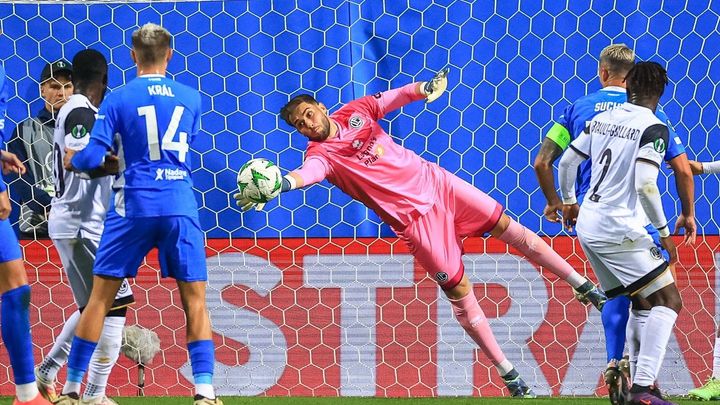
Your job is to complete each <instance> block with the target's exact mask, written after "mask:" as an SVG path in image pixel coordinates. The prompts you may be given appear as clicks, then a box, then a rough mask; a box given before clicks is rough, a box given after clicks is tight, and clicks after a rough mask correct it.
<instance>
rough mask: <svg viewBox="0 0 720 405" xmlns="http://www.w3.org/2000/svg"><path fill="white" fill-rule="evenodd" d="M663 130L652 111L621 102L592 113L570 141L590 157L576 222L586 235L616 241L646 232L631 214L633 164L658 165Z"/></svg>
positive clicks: (635, 199) (633, 207) (665, 137)
mask: <svg viewBox="0 0 720 405" xmlns="http://www.w3.org/2000/svg"><path fill="white" fill-rule="evenodd" d="M667 142H668V129H667V126H666V124H665V123H663V122H661V121H660V120H659V119H658V118H657V117H656V116H655V114H654V113H653V111H652V110H650V109H649V108H646V107H641V106H638V105H635V104H631V103H624V104H622V105H621V106H619V107H616V108H614V109H612V110H609V111H606V112H603V113H601V114H598V115H597V116H595V118H593V119H592V121H590V123H589V124H588V126H587V127H586V129H585V131H584V132H583V133H582V134H581V135H580V136H579V137H578V138H577V139H575V140H574V141H573V142H572V143H571V144H570V148H572V149H573V150H574V151H575V152H577V153H579V154H581V155H583V156H584V157H586V158H590V159H591V161H592V168H591V176H590V189H589V190H588V193H587V195H586V196H585V201H584V202H583V205H582V208H581V209H580V215H579V217H578V221H577V232H578V234H580V235H582V236H583V237H584V238H586V239H594V240H602V241H608V242H613V241H616V242H617V243H621V242H622V240H623V239H624V238H629V239H631V240H635V239H637V238H638V237H640V236H642V235H646V234H647V231H646V230H645V228H644V225H645V223H643V222H644V221H643V219H642V217H643V216H641V215H640V216H639V215H637V213H636V211H635V210H636V207H637V209H638V210H642V207H638V206H637V205H638V196H637V192H636V191H635V164H636V163H637V164H650V165H655V166H657V167H658V168H659V167H660V164H661V163H662V161H663V156H664V154H665V150H666V149H667Z"/></svg>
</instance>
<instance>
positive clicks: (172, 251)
mask: <svg viewBox="0 0 720 405" xmlns="http://www.w3.org/2000/svg"><path fill="white" fill-rule="evenodd" d="M170 41H171V36H170V33H169V32H168V31H167V30H165V29H164V28H162V27H161V26H159V25H156V24H152V23H148V24H145V25H143V26H142V27H141V28H140V29H138V30H137V31H135V32H134V33H133V35H132V45H133V47H132V52H131V56H132V59H133V61H135V63H136V64H137V70H138V71H137V74H138V77H137V78H136V79H134V80H132V81H130V82H129V83H128V84H126V85H125V86H124V87H122V88H121V89H119V90H117V91H115V92H113V93H112V94H110V95H109V96H108V97H107V98H106V99H105V101H104V102H103V103H102V105H101V106H100V111H99V112H98V115H97V121H96V122H95V125H94V126H93V130H92V133H91V135H90V141H89V143H88V145H87V146H86V147H85V149H83V150H82V151H80V152H78V153H77V154H73V151H72V150H69V149H68V150H67V153H66V155H65V168H66V169H68V170H80V171H86V172H87V171H92V170H95V169H97V168H98V167H103V165H105V164H107V163H108V159H111V158H106V153H107V152H108V151H112V152H114V153H116V154H117V155H118V156H119V157H120V162H119V171H120V177H119V178H118V179H117V180H116V181H115V183H114V185H113V188H114V195H113V200H112V202H111V206H110V210H109V211H108V214H107V219H106V220H105V230H104V232H103V234H102V238H101V240H100V247H99V248H98V251H97V256H96V259H95V267H94V270H93V272H94V274H95V277H94V280H93V288H92V293H91V295H90V300H89V301H88V304H87V306H86V307H85V310H84V311H83V313H82V316H81V317H80V323H79V324H78V326H77V329H76V333H75V338H74V339H73V343H72V348H71V349H70V357H69V359H68V381H73V382H80V381H82V377H83V374H85V372H86V371H87V368H88V362H89V360H90V356H91V355H92V353H93V351H94V350H95V347H96V346H97V344H98V338H99V337H100V333H101V330H102V319H103V318H104V317H105V314H107V312H108V311H109V310H110V309H111V307H112V304H113V301H114V298H115V295H116V294H117V292H118V290H119V289H120V287H121V285H122V282H123V279H124V278H126V277H135V275H136V274H137V270H138V267H139V266H140V264H141V263H142V260H143V259H144V258H145V256H146V255H147V253H148V252H149V251H150V250H151V249H152V248H154V247H157V248H158V251H159V252H158V253H159V259H160V267H161V270H162V275H163V276H164V277H168V276H169V277H173V278H175V279H176V280H177V285H178V289H179V290H180V297H181V299H182V304H183V309H184V310H185V316H186V321H187V347H188V351H189V353H190V363H191V365H192V372H193V378H194V383H195V398H194V400H195V405H221V404H222V401H221V400H220V399H219V398H216V397H215V390H214V388H213V385H212V377H213V372H214V366H215V347H214V344H213V341H212V328H211V327H210V317H209V315H208V311H207V306H206V303H205V285H206V281H207V267H206V260H205V240H204V235H203V232H202V229H201V228H200V223H199V220H198V209H197V203H196V202H195V195H194V193H193V190H192V179H191V177H190V172H191V168H192V167H191V164H190V154H189V153H188V152H189V142H192V140H193V139H194V137H195V135H196V134H197V132H198V131H199V128H200V115H201V101H200V93H199V92H198V91H197V90H195V89H191V88H189V87H187V86H184V85H182V84H180V83H177V82H175V81H173V80H170V79H168V78H166V77H165V73H166V70H167V65H168V61H169V60H170V57H171V56H172V49H171V47H170ZM112 159H113V160H114V159H115V158H112ZM63 394H65V395H64V397H69V396H70V394H75V396H77V393H76V392H75V393H72V392H68V391H66V390H64V392H63ZM67 403H68V404H72V403H73V402H67Z"/></svg>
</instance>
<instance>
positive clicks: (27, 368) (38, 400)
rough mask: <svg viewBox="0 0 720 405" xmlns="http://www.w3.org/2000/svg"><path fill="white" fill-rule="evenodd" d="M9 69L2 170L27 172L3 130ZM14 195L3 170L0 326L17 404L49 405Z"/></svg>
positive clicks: (0, 144) (0, 83)
mask: <svg viewBox="0 0 720 405" xmlns="http://www.w3.org/2000/svg"><path fill="white" fill-rule="evenodd" d="M7 97H8V92H7V86H6V83H5V68H4V67H3V66H2V65H0V162H2V171H0V172H2V173H5V174H7V173H9V172H10V171H13V172H16V173H25V166H24V165H23V164H22V162H21V161H20V159H18V158H17V156H15V155H14V154H12V153H10V152H7V151H5V150H4V149H5V141H4V138H3V130H4V129H5V111H6V109H7ZM10 209H11V208H10V197H9V196H8V191H7V186H6V185H5V181H4V180H3V178H2V174H1V173H0V329H2V338H3V342H4V346H5V348H6V349H7V351H8V355H9V357H10V365H11V366H12V370H13V377H14V381H15V396H16V398H15V399H14V400H13V404H14V405H46V404H49V403H50V402H48V401H47V400H45V399H44V398H43V397H42V396H41V395H40V392H39V391H38V389H37V386H36V385H35V373H34V371H33V368H34V366H35V360H34V359H33V348H32V338H31V336H30V286H29V285H28V280H27V276H26V275H25V265H24V263H23V259H22V252H21V251H20V245H19V244H18V240H17V237H16V236H15V232H14V231H13V230H12V227H11V226H10V221H9V220H8V216H9V215H10Z"/></svg>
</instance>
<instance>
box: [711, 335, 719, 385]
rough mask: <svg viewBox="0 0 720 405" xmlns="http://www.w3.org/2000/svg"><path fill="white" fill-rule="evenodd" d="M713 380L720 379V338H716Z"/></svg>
mask: <svg viewBox="0 0 720 405" xmlns="http://www.w3.org/2000/svg"><path fill="white" fill-rule="evenodd" d="M712 376H713V378H715V379H720V338H719V337H716V338H715V350H714V351H713V373H712Z"/></svg>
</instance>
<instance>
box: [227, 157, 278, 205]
mask: <svg viewBox="0 0 720 405" xmlns="http://www.w3.org/2000/svg"><path fill="white" fill-rule="evenodd" d="M237 183H238V188H239V189H240V193H241V194H242V195H243V196H244V197H245V198H247V199H248V200H250V201H252V202H256V203H259V204H262V203H266V202H268V201H270V200H272V199H273V198H275V197H277V196H278V194H280V191H281V189H282V174H281V173H280V168H279V167H277V165H275V163H273V162H271V161H269V160H267V159H262V158H259V159H252V160H250V161H248V162H247V163H245V164H244V165H243V167H241V168H240V171H239V172H238V176H237Z"/></svg>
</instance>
